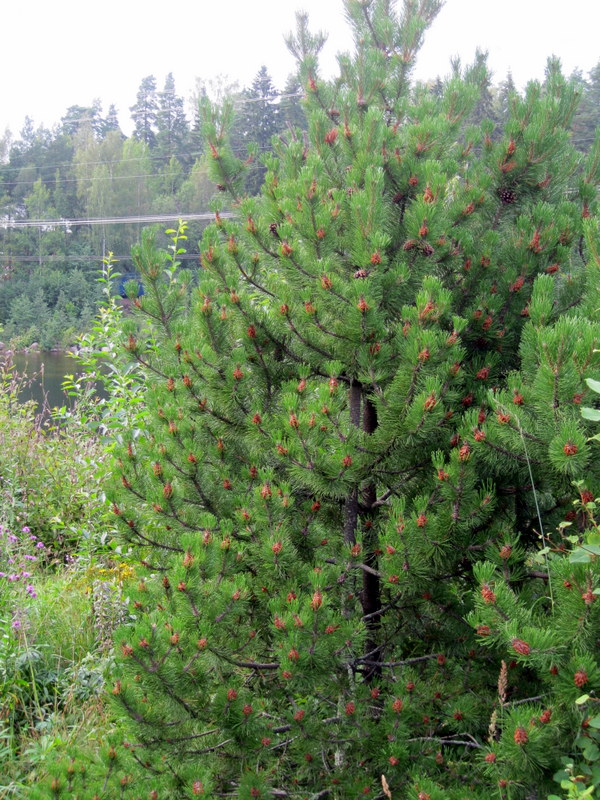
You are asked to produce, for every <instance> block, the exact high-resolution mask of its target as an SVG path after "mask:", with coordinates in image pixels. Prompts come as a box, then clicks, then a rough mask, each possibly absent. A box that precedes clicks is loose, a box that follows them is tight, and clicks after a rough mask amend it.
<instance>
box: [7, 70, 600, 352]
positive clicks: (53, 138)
mask: <svg viewBox="0 0 600 800" xmlns="http://www.w3.org/2000/svg"><path fill="white" fill-rule="evenodd" d="M572 78H573V79H574V80H575V81H576V83H577V84H578V87H579V90H580V92H581V96H582V99H581V103H580V106H579V110H578V112H577V114H576V116H575V118H574V121H573V126H572V141H573V143H574V145H575V146H576V147H577V148H578V149H579V150H580V151H582V152H586V151H587V150H588V149H589V148H590V147H591V144H592V142H593V136H594V130H595V128H596V126H597V125H598V124H600V63H599V64H598V65H597V66H596V67H595V68H594V69H593V70H592V71H591V72H590V73H589V75H587V76H584V75H583V74H581V73H577V74H575V75H573V76H572ZM212 88H213V90H214V89H215V87H212ZM428 90H429V91H430V92H431V93H432V94H433V95H435V96H440V95H441V92H442V81H441V79H440V78H437V79H436V80H433V81H432V82H430V84H428ZM216 91H217V93H218V94H219V95H220V96H221V97H224V96H228V97H230V98H231V99H232V100H233V102H234V108H235V117H234V120H233V125H232V145H233V150H234V152H235V153H236V154H237V155H239V156H240V157H242V158H246V157H247V156H248V146H249V145H250V152H251V153H252V156H251V158H253V159H255V160H254V161H253V163H252V165H251V166H250V168H249V170H248V173H247V177H246V190H247V191H248V192H249V193H250V194H257V193H258V191H259V189H260V185H261V182H262V179H263V176H264V171H265V170H264V168H263V167H262V166H261V165H260V163H259V161H258V157H259V156H260V155H261V154H262V153H264V152H266V151H268V150H269V149H270V147H271V138H272V136H274V135H276V134H280V133H282V132H284V131H286V130H287V129H289V128H290V127H299V128H302V129H304V130H305V129H306V120H305V117H304V111H303V109H302V105H301V96H302V92H301V90H300V87H299V84H298V82H297V79H296V78H295V77H293V76H290V78H289V79H288V82H287V83H286V85H285V86H284V87H283V89H278V87H275V86H274V85H273V82H272V80H271V78H270V76H269V73H268V70H267V68H266V67H262V68H261V70H260V71H259V72H258V74H257V75H256V77H255V78H254V80H253V81H252V83H251V84H250V86H249V87H248V88H245V89H243V90H242V91H238V90H237V89H236V88H235V87H232V86H227V84H226V83H224V82H223V84H222V85H221V86H219V87H216ZM515 92H517V89H516V87H515V85H514V83H513V81H512V78H511V76H510V75H508V76H507V78H506V79H505V80H503V81H501V82H499V83H497V84H492V83H491V82H490V81H488V83H487V85H486V87H485V88H484V90H483V92H482V96H481V99H480V101H479V103H478V105H477V107H476V109H475V111H474V112H473V114H472V117H471V119H470V120H468V124H471V123H477V122H479V121H481V120H482V119H483V118H488V119H492V120H493V121H494V123H495V126H496V128H495V129H496V130H497V131H500V130H501V128H502V124H503V122H504V120H505V119H506V117H507V114H508V99H509V97H510V96H511V95H512V94H514V93H515ZM203 94H205V89H204V88H201V89H200V90H199V95H200V96H201V95H203ZM196 99H197V98H196ZM195 105H196V107H197V103H196V104H195ZM185 106H186V103H185V101H184V98H183V97H181V96H179V95H178V94H177V91H176V86H175V83H174V80H173V76H172V75H171V74H169V75H167V77H166V79H165V81H164V85H163V87H162V89H160V88H158V85H157V81H156V78H155V77H154V76H152V75H149V76H147V77H145V78H144V79H143V80H142V81H141V83H140V86H139V89H138V92H137V95H136V100H135V103H134V104H133V105H132V106H131V108H130V114H131V121H132V123H133V131H132V133H131V135H130V136H125V135H124V133H123V132H122V130H121V128H120V126H119V119H118V116H117V111H116V109H115V107H114V105H111V106H109V108H108V110H107V111H106V112H104V111H103V109H102V107H101V105H100V102H99V101H96V102H94V103H93V104H92V105H91V106H89V107H83V106H71V107H70V108H68V109H67V110H66V111H65V114H64V115H63V117H62V120H61V123H60V124H59V125H57V126H56V127H54V128H52V129H48V128H44V127H36V126H35V123H34V121H33V119H27V121H26V124H25V126H24V128H23V130H22V131H21V132H20V134H19V136H18V138H15V139H13V138H12V136H11V135H10V133H9V132H8V131H7V132H6V133H5V135H4V137H3V138H2V139H0V220H1V221H2V225H1V226H0V326H1V327H0V338H2V339H3V340H5V341H12V345H13V347H14V348H16V349H19V348H22V347H28V346H29V345H31V344H32V343H34V342H38V343H39V344H40V346H41V347H42V348H44V349H49V348H52V347H59V348H60V347H65V346H68V345H70V344H73V343H74V341H75V339H76V337H77V334H78V333H79V332H81V331H83V330H86V329H87V328H88V327H89V325H90V324H91V321H92V319H93V317H94V314H95V313H96V309H97V305H98V302H99V297H100V295H99V291H100V290H99V288H98V283H97V280H96V277H97V270H98V266H99V264H100V262H101V259H102V258H103V257H104V256H105V255H106V254H107V252H108V251H111V252H112V253H114V254H115V257H116V258H117V259H118V261H119V270H120V271H121V272H122V273H128V272H129V271H130V270H132V269H133V267H132V265H131V260H130V255H129V254H130V250H131V246H132V245H133V244H134V243H135V242H137V241H139V237H140V233H141V230H142V228H143V227H144V226H145V225H148V224H150V223H151V222H152V221H153V220H156V221H159V222H160V221H163V220H162V219H161V218H162V217H165V216H166V215H168V218H170V219H173V218H178V217H180V218H183V219H186V220H188V221H189V223H190V232H189V241H190V243H191V246H190V248H189V252H188V253H187V254H186V256H185V260H186V261H188V262H189V264H188V265H194V264H196V265H198V252H197V248H196V247H195V243H196V242H197V241H198V239H199V237H200V233H201V231H202V229H203V227H204V226H205V224H206V221H203V220H202V219H199V220H198V219H197V220H194V215H199V216H201V215H202V213H203V212H204V213H207V214H208V216H210V214H209V203H210V200H211V197H212V196H213V194H214V192H215V187H214V184H213V183H212V182H211V181H210V180H209V177H208V163H207V159H206V143H205V141H204V138H203V135H202V132H201V126H200V122H199V119H198V115H197V112H196V115H195V116H194V118H193V119H191V120H190V119H189V118H188V116H186V111H185ZM498 135H499V134H498ZM123 218H128V219H130V220H131V222H129V223H123ZM57 220H64V222H58V223H57V222H56V221H57ZM75 220H89V222H87V223H86V222H81V221H79V222H77V223H75V222H74V221H75ZM111 220H120V221H118V222H117V221H115V222H112V223H111ZM44 221H53V222H44ZM162 227H164V225H163V226H162Z"/></svg>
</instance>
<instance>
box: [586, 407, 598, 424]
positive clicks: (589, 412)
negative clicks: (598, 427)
mask: <svg viewBox="0 0 600 800" xmlns="http://www.w3.org/2000/svg"><path fill="white" fill-rule="evenodd" d="M581 416H582V417H583V418H584V419H589V420H591V421H592V422H600V410H599V409H597V408H589V406H584V407H583V408H582V409H581Z"/></svg>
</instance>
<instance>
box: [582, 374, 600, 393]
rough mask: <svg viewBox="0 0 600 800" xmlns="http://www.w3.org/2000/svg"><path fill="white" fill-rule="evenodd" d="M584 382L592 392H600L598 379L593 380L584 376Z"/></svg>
mask: <svg viewBox="0 0 600 800" xmlns="http://www.w3.org/2000/svg"><path fill="white" fill-rule="evenodd" d="M585 382H586V383H587V385H588V386H589V388H590V389H591V390H592V392H596V394H600V381H595V380H594V379H593V378H586V379H585Z"/></svg>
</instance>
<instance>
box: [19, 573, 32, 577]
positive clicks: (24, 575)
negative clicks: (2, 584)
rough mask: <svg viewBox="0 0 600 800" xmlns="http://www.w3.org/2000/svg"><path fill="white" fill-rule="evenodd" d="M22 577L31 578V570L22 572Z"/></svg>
mask: <svg viewBox="0 0 600 800" xmlns="http://www.w3.org/2000/svg"><path fill="white" fill-rule="evenodd" d="M21 577H22V578H31V572H21Z"/></svg>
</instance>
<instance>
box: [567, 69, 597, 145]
mask: <svg viewBox="0 0 600 800" xmlns="http://www.w3.org/2000/svg"><path fill="white" fill-rule="evenodd" d="M575 80H576V82H577V84H578V86H579V88H580V91H581V103H580V106H579V108H578V110H577V114H576V115H575V118H574V120H573V144H574V145H575V147H576V148H577V149H578V150H581V151H582V152H583V153H587V152H588V151H589V149H590V147H591V146H592V143H593V141H594V136H595V135H596V131H597V130H598V128H600V61H599V62H598V63H597V64H596V66H595V67H594V68H593V69H592V70H591V71H590V73H589V76H588V80H587V81H586V80H584V79H583V77H582V76H581V74H580V73H579V74H577V73H576V75H575Z"/></svg>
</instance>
